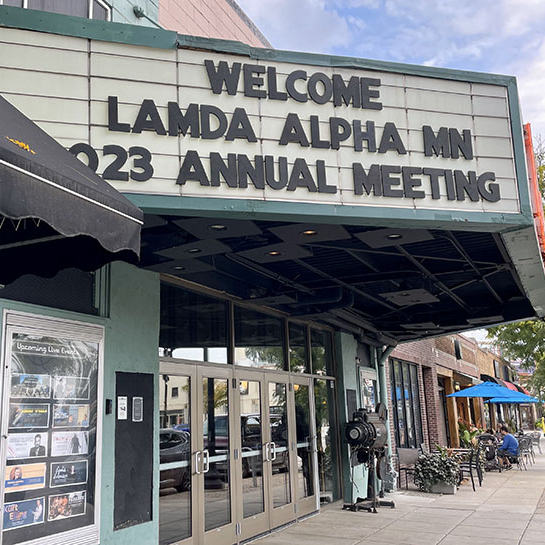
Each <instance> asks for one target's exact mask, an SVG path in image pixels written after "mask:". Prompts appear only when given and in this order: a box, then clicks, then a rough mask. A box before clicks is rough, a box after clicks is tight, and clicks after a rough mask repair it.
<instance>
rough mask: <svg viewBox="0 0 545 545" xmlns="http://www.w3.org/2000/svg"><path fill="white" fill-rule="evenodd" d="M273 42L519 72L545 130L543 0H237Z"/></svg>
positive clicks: (527, 111)
mask: <svg viewBox="0 0 545 545" xmlns="http://www.w3.org/2000/svg"><path fill="white" fill-rule="evenodd" d="M237 2H238V4H239V5H240V6H241V8H242V9H243V10H244V11H245V12H246V14H247V15H248V16H249V17H250V18H251V19H252V20H253V21H254V23H255V24H256V25H257V27H258V28H259V29H260V30H261V32H263V34H264V35H265V37H266V38H267V39H268V40H269V41H270V42H271V44H272V45H273V47H275V48H276V49H288V50H295V51H307V52H312V53H325V54H333V55H346V56H351V57H362V58H368V59H375V60H385V61H395V62H402V63H411V64H420V65H429V66H438V67H444V68H456V69H460V70H473V71H478V72H491V73H497V74H507V75H510V76H516V77H517V80H518V86H519V93H520V99H521V106H522V111H523V119H524V122H525V123H527V122H530V123H531V124H532V133H533V135H534V139H535V137H536V135H538V134H541V135H543V136H545V33H543V28H544V27H545V0H457V1H448V0H329V1H324V0H237Z"/></svg>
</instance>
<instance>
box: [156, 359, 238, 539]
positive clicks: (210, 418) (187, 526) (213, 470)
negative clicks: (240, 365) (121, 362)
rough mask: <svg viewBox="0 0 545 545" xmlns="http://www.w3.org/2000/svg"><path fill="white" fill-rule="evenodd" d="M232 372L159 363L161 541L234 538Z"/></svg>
mask: <svg viewBox="0 0 545 545" xmlns="http://www.w3.org/2000/svg"><path fill="white" fill-rule="evenodd" d="M231 373H232V372H230V371H229V370H227V369H219V368H214V367H209V368H206V369H203V368H200V367H198V366H191V365H182V364H178V363H170V362H166V361H164V362H162V363H161V373H160V392H161V394H160V407H161V410H160V419H161V429H160V445H159V446H160V477H159V480H160V487H159V543H160V544H161V545H170V544H172V543H176V544H179V543H183V544H184V545H186V544H187V545H193V544H197V543H198V544H199V545H200V544H203V545H219V544H221V545H223V544H225V543H234V542H235V541H236V535H235V523H234V510H233V495H232V481H233V475H234V471H233V470H234V468H233V450H234V445H233V441H232V430H234V429H235V427H234V424H233V422H234V419H233V413H232V409H231V408H232V403H233V401H232V386H231V384H232V382H231V376H230V375H231Z"/></svg>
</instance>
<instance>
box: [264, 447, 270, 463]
mask: <svg viewBox="0 0 545 545" xmlns="http://www.w3.org/2000/svg"><path fill="white" fill-rule="evenodd" d="M270 446H271V444H270V443H265V444H264V445H263V448H264V449H265V462H270V461H271V457H270V455H269V452H270Z"/></svg>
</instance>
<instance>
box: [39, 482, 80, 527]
mask: <svg viewBox="0 0 545 545" xmlns="http://www.w3.org/2000/svg"><path fill="white" fill-rule="evenodd" d="M85 497H86V492H85V490H81V491H78V492H69V493H68V494H59V495H58V496H49V510H48V513H49V515H48V517H47V520H48V521H51V520H61V519H67V518H72V517H79V516H80V515H85Z"/></svg>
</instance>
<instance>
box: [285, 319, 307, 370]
mask: <svg viewBox="0 0 545 545" xmlns="http://www.w3.org/2000/svg"><path fill="white" fill-rule="evenodd" d="M288 327H289V348H290V350H289V353H290V371H292V372H294V373H308V372H309V369H308V354H307V335H306V332H307V328H306V327H305V326H304V325H301V324H295V323H293V322H290V323H289V326H288Z"/></svg>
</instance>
